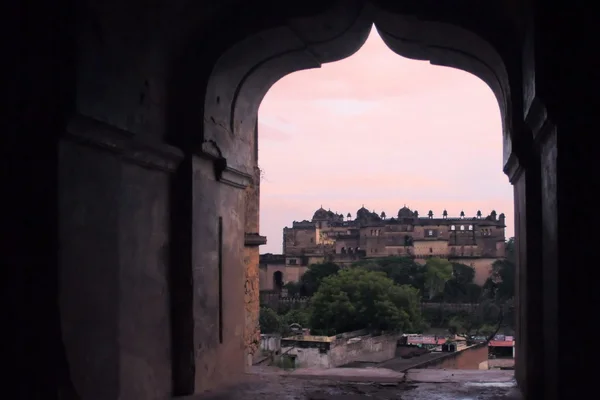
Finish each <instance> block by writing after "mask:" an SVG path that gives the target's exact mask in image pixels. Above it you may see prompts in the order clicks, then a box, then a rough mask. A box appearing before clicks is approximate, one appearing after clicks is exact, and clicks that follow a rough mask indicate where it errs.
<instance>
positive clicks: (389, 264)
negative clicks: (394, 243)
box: [353, 256, 425, 294]
mask: <svg viewBox="0 0 600 400" xmlns="http://www.w3.org/2000/svg"><path fill="white" fill-rule="evenodd" d="M353 266H356V267H362V268H366V269H367V270H369V271H380V272H384V273H385V274H386V275H387V277H388V278H390V279H392V280H393V281H394V283H396V284H397V285H410V286H413V287H415V288H417V289H418V290H419V291H420V292H421V294H423V293H424V291H425V266H423V265H420V264H418V263H416V262H415V261H414V260H413V259H412V258H409V257H393V256H392V257H382V258H378V259H376V260H365V261H359V262H357V263H355V264H353Z"/></svg>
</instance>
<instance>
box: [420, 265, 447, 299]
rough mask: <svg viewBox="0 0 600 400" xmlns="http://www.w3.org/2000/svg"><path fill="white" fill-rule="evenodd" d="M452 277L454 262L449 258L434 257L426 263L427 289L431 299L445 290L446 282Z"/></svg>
mask: <svg viewBox="0 0 600 400" xmlns="http://www.w3.org/2000/svg"><path fill="white" fill-rule="evenodd" d="M450 278H452V264H451V263H450V261H448V260H444V259H442V258H437V257H432V258H429V259H427V262H426V263H425V289H427V291H428V292H429V299H433V298H434V297H435V296H436V295H437V294H439V293H442V292H443V291H444V287H445V286H446V282H448V281H449V280H450Z"/></svg>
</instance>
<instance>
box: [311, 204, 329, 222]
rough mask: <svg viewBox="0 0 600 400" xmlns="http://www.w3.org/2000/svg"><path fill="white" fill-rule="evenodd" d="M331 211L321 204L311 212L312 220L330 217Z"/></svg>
mask: <svg viewBox="0 0 600 400" xmlns="http://www.w3.org/2000/svg"><path fill="white" fill-rule="evenodd" d="M330 212H331V211H327V210H326V209H324V208H323V206H321V208H319V209H318V210H317V211H315V213H314V214H313V217H312V219H313V221H322V220H326V219H328V218H330V215H329V213H330Z"/></svg>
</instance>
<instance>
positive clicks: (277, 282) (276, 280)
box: [273, 271, 283, 291]
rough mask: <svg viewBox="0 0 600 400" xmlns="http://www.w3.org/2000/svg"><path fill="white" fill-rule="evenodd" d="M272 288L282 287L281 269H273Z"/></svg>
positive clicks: (278, 288) (278, 289) (279, 288)
mask: <svg viewBox="0 0 600 400" xmlns="http://www.w3.org/2000/svg"><path fill="white" fill-rule="evenodd" d="M273 289H275V290H277V291H281V289H283V273H282V272H281V271H275V272H274V273H273Z"/></svg>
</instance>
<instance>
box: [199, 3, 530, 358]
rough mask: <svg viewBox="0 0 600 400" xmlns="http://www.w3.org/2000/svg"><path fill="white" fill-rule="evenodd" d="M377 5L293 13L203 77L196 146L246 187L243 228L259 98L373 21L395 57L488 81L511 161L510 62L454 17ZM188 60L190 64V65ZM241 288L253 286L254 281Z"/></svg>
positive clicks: (251, 218)
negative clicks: (199, 133) (437, 17)
mask: <svg viewBox="0 0 600 400" xmlns="http://www.w3.org/2000/svg"><path fill="white" fill-rule="evenodd" d="M377 3H378V2H365V1H351V2H347V1H343V2H342V1H335V2H333V5H332V6H331V7H329V8H324V9H323V10H321V11H320V12H318V13H315V14H314V15H312V16H309V17H306V16H304V17H298V18H290V19H288V20H286V21H285V22H282V23H281V24H279V25H275V26H270V27H268V28H267V29H262V30H259V31H258V32H252V33H248V34H246V35H242V38H241V39H240V40H237V41H235V42H233V43H232V44H231V46H229V47H228V48H227V50H225V51H224V52H223V53H221V54H220V56H219V57H218V59H217V61H216V62H215V64H214V67H213V69H212V71H211V73H210V75H209V77H208V78H207V80H206V81H205V83H206V91H205V95H204V102H203V104H202V107H200V106H198V109H202V110H203V112H204V118H203V120H202V121H201V124H202V127H200V126H198V125H199V123H198V122H196V123H195V124H196V126H197V127H198V129H199V130H201V131H202V137H201V138H200V137H199V138H198V140H200V139H201V144H199V145H198V147H197V148H199V149H200V148H201V151H200V155H201V156H202V157H203V158H204V159H206V160H208V161H210V162H211V163H212V164H210V165H212V167H211V168H212V169H214V171H215V178H216V180H217V181H220V182H221V183H224V184H226V185H229V186H231V185H232V184H233V185H234V186H235V185H237V186H238V187H245V188H246V189H245V191H246V196H245V198H244V201H245V205H244V207H245V216H244V222H243V224H244V231H245V232H246V233H249V232H258V213H259V208H258V193H259V190H258V189H259V179H258V176H257V172H256V170H257V165H258V155H257V147H258V146H257V143H258V134H259V133H258V131H257V113H258V108H259V106H260V103H261V101H262V99H263V97H264V96H265V94H266V93H267V91H268V90H269V88H270V87H271V86H272V85H273V83H275V82H276V81H277V80H279V79H281V78H282V77H284V76H285V75H288V74H290V73H292V72H295V71H299V70H302V69H309V68H318V67H320V66H321V65H322V64H324V63H328V62H333V61H338V60H341V59H344V58H346V57H349V56H350V55H352V54H354V53H355V52H356V51H358V50H359V49H360V47H361V46H362V45H363V43H364V41H365V40H366V38H367V37H368V35H369V32H370V30H371V28H372V26H373V24H375V27H376V28H377V30H378V31H379V33H380V35H381V37H382V38H383V40H384V42H385V43H386V44H387V45H388V47H389V48H390V49H391V50H393V51H394V52H396V53H397V54H399V55H402V56H405V57H408V58H413V59H419V60H430V62H432V63H433V64H436V65H441V66H448V67H454V68H458V69H462V70H465V71H467V72H470V73H472V74H474V75H476V76H478V77H479V78H480V79H482V80H483V81H484V82H486V83H487V84H488V86H489V87H490V89H491V90H492V91H493V92H494V94H495V96H496V98H497V100H498V104H499V107H500V110H501V114H502V125H503V139H504V140H503V143H504V160H505V161H507V160H508V156H509V155H510V154H511V148H512V139H513V137H514V135H515V134H516V132H515V131H514V129H513V126H514V123H513V119H512V115H513V109H514V107H515V104H513V96H512V95H511V93H512V87H511V86H512V85H516V86H518V83H513V82H511V81H510V80H509V74H508V67H507V65H505V63H504V61H503V57H502V56H501V55H500V54H499V53H498V51H497V50H496V49H495V48H494V46H492V45H491V44H490V43H489V42H488V41H486V40H485V39H484V38H483V37H481V36H480V35H479V34H477V33H474V32H473V31H470V30H468V29H465V28H462V27H461V26H460V25H459V24H457V23H453V21H452V20H446V21H444V20H429V19H427V18H426V17H424V16H426V15H427V13H423V14H421V13H413V14H411V13H407V12H402V11H390V10H388V9H385V8H383V7H381V6H379V5H378V4H377ZM413 11H414V10H413ZM192 61H193V60H192ZM192 61H191V64H189V65H193V62H192ZM189 65H188V68H189ZM517 104H518V102H517ZM189 119H190V118H188V120H189ZM200 128H201V129H200ZM223 190H228V189H223ZM222 196H223V194H222ZM228 196H234V195H233V194H231V195H228ZM217 213H219V211H217ZM251 251H255V252H256V254H255V257H258V248H255V250H249V249H247V250H246V252H247V253H250V252H251ZM248 258H249V259H251V258H252V257H251V256H249V257H248ZM255 264H256V265H255ZM257 268H258V265H257V263H247V264H246V265H245V271H246V281H247V282H253V281H254V282H255V281H256V279H257V278H256V277H257V275H258V274H257V273H255V272H254V270H257ZM246 287H247V288H248V287H258V284H257V283H255V284H252V285H248V284H247V285H246ZM245 295H246V299H247V300H246V305H247V307H246V311H245V313H246V314H245V315H246V318H245V321H246V327H245V329H246V331H245V338H246V339H245V343H246V345H245V346H246V348H247V349H249V350H248V351H250V352H252V351H254V349H253V348H250V347H249V343H250V341H251V339H250V338H253V337H254V336H255V333H254V332H253V329H255V326H256V324H255V323H254V322H253V321H254V320H255V319H256V315H257V310H258V300H257V299H258V293H257V292H246V293H245ZM230 296H234V295H233V294H230ZM253 299H256V300H253ZM255 310H256V311H255Z"/></svg>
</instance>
